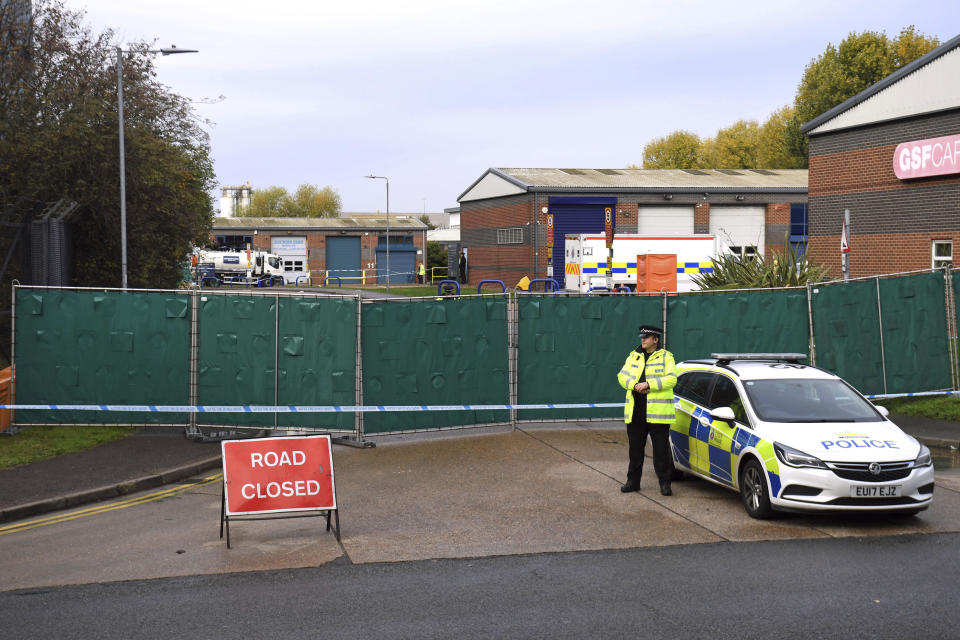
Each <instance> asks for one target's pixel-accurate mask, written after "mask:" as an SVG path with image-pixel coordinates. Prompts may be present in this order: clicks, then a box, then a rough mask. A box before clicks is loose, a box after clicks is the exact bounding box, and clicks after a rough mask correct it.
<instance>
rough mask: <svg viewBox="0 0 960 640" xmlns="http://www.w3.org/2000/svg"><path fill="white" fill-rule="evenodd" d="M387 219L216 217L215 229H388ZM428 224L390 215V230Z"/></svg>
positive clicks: (420, 228)
mask: <svg viewBox="0 0 960 640" xmlns="http://www.w3.org/2000/svg"><path fill="white" fill-rule="evenodd" d="M386 228H387V219H386V217H384V216H380V217H379V218H214V219H213V229H214V230H215V231H216V230H220V229H284V230H294V229H297V230H305V231H323V230H325V229H333V230H336V231H342V230H344V229H356V230H358V231H362V230H365V229H386ZM426 228H427V225H425V224H423V222H421V221H420V220H418V219H416V218H414V217H410V216H397V217H394V216H392V215H391V216H390V230H391V231H393V230H397V231H401V230H404V231H422V230H423V229H426Z"/></svg>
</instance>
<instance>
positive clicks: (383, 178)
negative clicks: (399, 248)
mask: <svg viewBox="0 0 960 640" xmlns="http://www.w3.org/2000/svg"><path fill="white" fill-rule="evenodd" d="M364 178H373V179H378V180H386V182H387V293H390V179H389V178H387V177H386V176H375V175H373V174H372V173H371V174H370V175H369V176H364Z"/></svg>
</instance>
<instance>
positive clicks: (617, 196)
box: [458, 168, 807, 287]
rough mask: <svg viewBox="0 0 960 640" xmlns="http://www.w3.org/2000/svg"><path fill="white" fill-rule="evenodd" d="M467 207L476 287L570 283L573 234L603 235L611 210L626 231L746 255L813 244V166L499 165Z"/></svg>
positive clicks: (465, 229) (465, 225)
mask: <svg viewBox="0 0 960 640" xmlns="http://www.w3.org/2000/svg"><path fill="white" fill-rule="evenodd" d="M458 201H459V202H460V237H461V242H462V244H463V246H464V248H465V249H466V251H467V253H468V265H469V266H468V274H469V281H470V283H471V284H476V283H477V282H479V281H481V280H488V279H495V280H502V281H503V282H504V283H506V284H507V285H508V286H511V287H512V286H513V285H515V284H516V283H517V282H518V281H520V280H521V279H522V278H523V277H527V278H530V279H533V278H545V277H552V278H553V279H554V280H557V281H558V283H559V284H560V286H561V287H563V286H564V279H565V278H564V239H565V237H566V236H567V235H568V234H580V233H589V234H596V233H603V232H604V231H605V216H606V212H607V211H608V210H609V212H610V215H611V218H612V223H613V226H614V228H615V231H616V233H618V234H636V235H641V236H686V235H691V234H711V235H715V236H717V237H718V238H719V239H720V241H721V242H722V244H723V245H724V246H725V247H726V248H727V249H728V250H729V251H731V252H733V253H736V254H738V255H740V256H749V255H752V254H760V255H767V254H768V253H769V251H770V250H771V249H772V248H773V247H779V246H782V245H783V243H784V240H785V239H786V238H789V241H790V243H791V244H793V245H794V246H795V248H796V249H797V250H798V251H799V252H802V251H803V249H804V246H805V243H806V239H807V238H806V234H807V229H806V224H807V171H806V170H805V169H790V170H780V169H778V170H771V171H768V170H764V169H737V170H733V169H711V170H699V169H507V168H490V169H487V171H486V172H484V174H483V175H482V176H480V178H478V179H477V180H476V181H475V182H474V183H473V184H472V185H470V187H469V188H467V190H466V191H464V192H463V193H462V194H461V195H460V197H459V198H458ZM549 222H552V225H550V226H549V229H548V223H549Z"/></svg>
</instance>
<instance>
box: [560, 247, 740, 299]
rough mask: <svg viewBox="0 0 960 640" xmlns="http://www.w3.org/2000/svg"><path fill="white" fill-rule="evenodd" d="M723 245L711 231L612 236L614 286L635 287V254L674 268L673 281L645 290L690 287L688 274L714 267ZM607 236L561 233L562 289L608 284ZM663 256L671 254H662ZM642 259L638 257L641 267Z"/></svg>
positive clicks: (689, 289)
mask: <svg viewBox="0 0 960 640" xmlns="http://www.w3.org/2000/svg"><path fill="white" fill-rule="evenodd" d="M724 249H725V247H724V246H722V245H721V243H720V241H719V240H718V239H717V237H716V236H713V235H699V234H698V235H689V236H638V235H626V234H623V235H614V237H613V287H614V288H620V287H623V286H626V287H629V288H630V290H631V291H636V290H637V262H638V256H644V257H646V256H661V258H660V259H659V264H664V261H668V262H669V264H670V266H671V268H672V267H673V266H675V268H676V282H675V284H672V285H669V286H666V287H661V286H659V285H658V286H655V287H652V288H651V287H650V286H647V287H646V288H645V289H644V290H647V291H657V290H660V289H661V288H665V289H666V290H668V291H693V290H694V289H696V288H697V287H696V285H694V283H693V281H692V280H691V279H690V275H691V274H693V273H708V272H710V271H712V270H713V257H714V256H718V255H720V254H721V253H722V252H723V251H724ZM608 255H609V250H608V249H607V242H606V236H604V235H603V234H588V233H579V234H568V235H566V236H565V237H564V272H565V280H566V283H565V289H566V290H567V291H578V292H580V293H586V292H587V291H589V290H590V289H591V288H596V287H606V286H607V259H608ZM662 256H673V258H669V257H667V258H664V257H662ZM644 262H645V261H644V260H641V271H643V267H644Z"/></svg>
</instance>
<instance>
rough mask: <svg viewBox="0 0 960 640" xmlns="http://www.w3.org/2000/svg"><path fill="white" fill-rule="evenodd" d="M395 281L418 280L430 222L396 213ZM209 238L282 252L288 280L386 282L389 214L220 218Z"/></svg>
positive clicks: (235, 246) (392, 229) (231, 245)
mask: <svg viewBox="0 0 960 640" xmlns="http://www.w3.org/2000/svg"><path fill="white" fill-rule="evenodd" d="M389 232H390V253H389V262H390V266H389V273H390V282H391V283H395V284H406V283H409V282H415V281H416V278H415V267H416V264H417V262H419V261H420V260H422V259H423V256H424V252H423V249H424V246H425V244H426V232H427V225H425V224H424V223H423V222H421V221H420V220H418V219H417V218H415V217H413V216H409V215H397V216H394V215H391V216H390V224H389ZM210 242H211V243H212V244H214V245H216V246H218V247H224V248H228V249H234V250H240V249H246V248H247V247H248V246H249V247H250V248H251V249H259V250H263V251H270V252H271V253H276V254H278V255H279V256H280V258H281V260H282V262H283V270H284V280H285V281H286V282H287V283H297V282H302V281H303V280H304V279H306V278H308V277H309V278H310V279H311V280H312V281H313V282H314V283H317V282H320V281H322V279H328V281H329V279H331V278H340V281H339V282H340V283H341V284H343V285H347V284H350V285H357V284H384V283H386V282H387V273H388V269H387V219H386V217H384V216H379V217H377V216H370V217H368V216H357V217H346V218H215V219H214V221H213V229H212V231H211V234H210Z"/></svg>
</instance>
